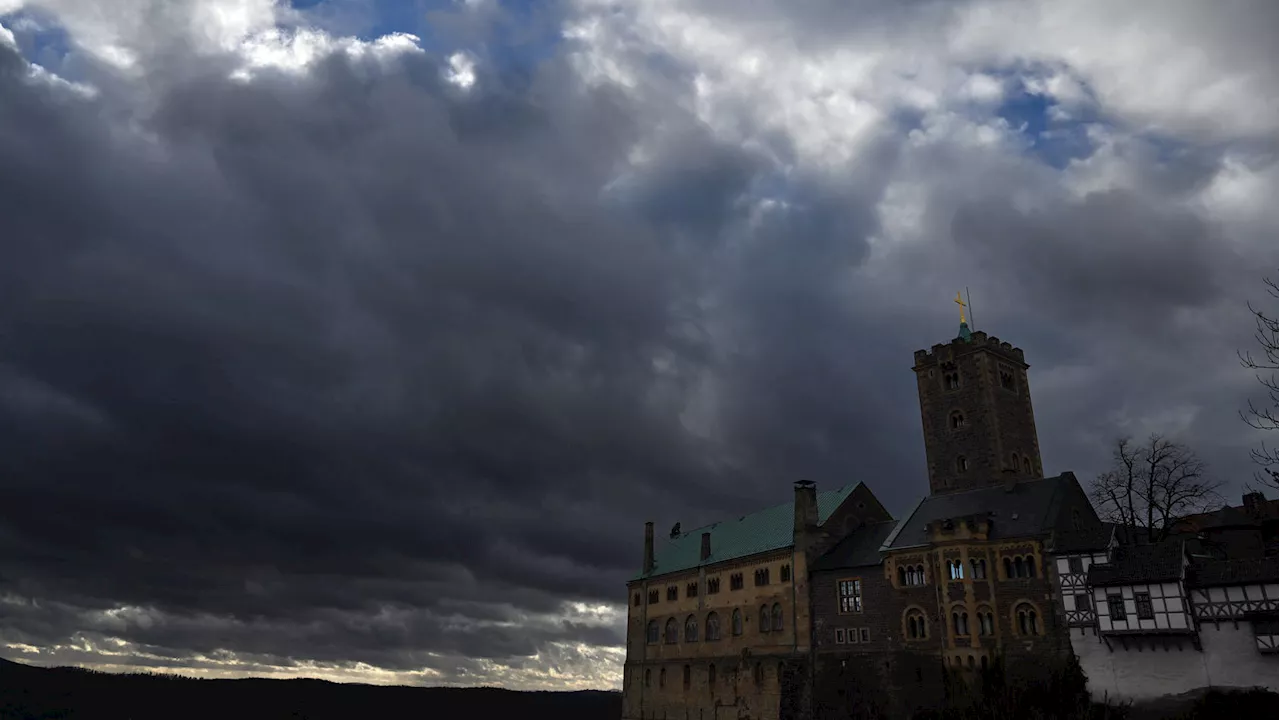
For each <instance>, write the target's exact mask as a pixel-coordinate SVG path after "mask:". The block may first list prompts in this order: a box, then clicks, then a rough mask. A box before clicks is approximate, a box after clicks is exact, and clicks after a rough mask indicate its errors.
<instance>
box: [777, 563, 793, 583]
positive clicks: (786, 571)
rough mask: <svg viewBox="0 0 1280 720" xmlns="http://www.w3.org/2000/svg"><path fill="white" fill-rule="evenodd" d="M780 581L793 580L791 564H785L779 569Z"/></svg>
mask: <svg viewBox="0 0 1280 720" xmlns="http://www.w3.org/2000/svg"><path fill="white" fill-rule="evenodd" d="M778 581H779V582H791V566H790V565H783V566H782V569H781V570H779V571H778Z"/></svg>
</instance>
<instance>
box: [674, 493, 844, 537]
mask: <svg viewBox="0 0 1280 720" xmlns="http://www.w3.org/2000/svg"><path fill="white" fill-rule="evenodd" d="M861 484H862V481H861V480H859V481H857V482H855V483H852V484H846V485H841V486H839V487H834V488H831V489H830V490H819V491H818V493H817V494H818V495H819V496H821V495H828V494H831V493H838V492H841V491H842V490H844V489H845V488H848V489H849V494H853V491H854V490H857V489H858V486H859V485H861ZM795 502H796V501H795V498H792V499H791V500H790V501H787V502H780V503H777V504H775V505H769V506H768V507H762V508H760V509H759V510H755V511H752V512H749V513H745V514H743V515H739V516H738V518H737V519H736V520H732V519H731V520H716V521H715V522H710V523H707V524H705V525H699V526H698V527H696V528H693V529H691V530H682V531H680V534H679V535H677V536H676V537H673V538H668V542H669V541H671V540H679V539H680V538H683V537H687V536H691V535H693V534H694V533H696V532H699V531H702V530H705V529H707V528H713V527H715V526H717V525H721V524H724V523H729V522H741V521H743V520H746V519H747V518H749V517H754V516H756V515H760V514H761V513H767V512H769V511H770V510H777V509H778V508H782V507H787V506H789V505H795Z"/></svg>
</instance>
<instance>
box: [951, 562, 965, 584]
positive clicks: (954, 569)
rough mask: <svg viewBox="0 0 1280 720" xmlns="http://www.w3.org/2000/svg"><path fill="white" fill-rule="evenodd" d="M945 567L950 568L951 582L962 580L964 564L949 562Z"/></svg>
mask: <svg viewBox="0 0 1280 720" xmlns="http://www.w3.org/2000/svg"><path fill="white" fill-rule="evenodd" d="M947 567H948V568H950V571H951V579H952V580H963V579H964V563H963V562H961V561H959V560H950V561H948V562H947Z"/></svg>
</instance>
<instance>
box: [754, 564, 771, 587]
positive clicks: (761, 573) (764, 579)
mask: <svg viewBox="0 0 1280 720" xmlns="http://www.w3.org/2000/svg"><path fill="white" fill-rule="evenodd" d="M768 584H769V568H761V569H759V570H757V571H756V587H760V586H762V585H768Z"/></svg>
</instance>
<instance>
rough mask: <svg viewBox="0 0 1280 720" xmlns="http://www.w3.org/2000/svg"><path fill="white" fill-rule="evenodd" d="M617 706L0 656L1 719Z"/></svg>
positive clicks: (507, 693)
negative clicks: (57, 664) (43, 663)
mask: <svg viewBox="0 0 1280 720" xmlns="http://www.w3.org/2000/svg"><path fill="white" fill-rule="evenodd" d="M621 715H622V695H621V693H616V692H603V691H582V692H516V691H512V690H501V689H497V688H420V687H385V686H377V685H354V684H342V683H333V682H328V681H326V680H267V679H257V678H251V679H244V680H202V679H196V678H187V677H177V676H172V675H159V674H150V673H138V674H128V675H118V674H113V673H101V672H94V671H91V670H83V669H80V668H67V667H62V668H40V667H34V666H30V665H23V664H20V663H14V662H10V661H7V660H3V659H0V720H17V719H18V718H22V719H23V720H26V719H27V718H40V719H41V720H44V719H46V718H48V719H52V718H59V719H63V718H65V719H67V720H82V719H84V720H117V719H118V720H173V718H185V719H189V720H204V719H205V718H208V719H209V720H214V719H215V718H216V719H217V720H226V718H239V719H243V720H257V719H259V718H261V719H263V720H275V719H276V718H290V719H293V718H297V719H299V720H301V719H302V718H306V719H308V720H329V719H330V718H332V719H333V720H339V719H341V720H353V719H355V718H388V719H390V718H401V717H417V718H441V719H442V720H444V719H446V718H447V719H452V718H463V719H466V720H480V719H481V718H501V717H506V718H549V719H550V718H555V719H556V720H617V718H618V717H620V716H621Z"/></svg>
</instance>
